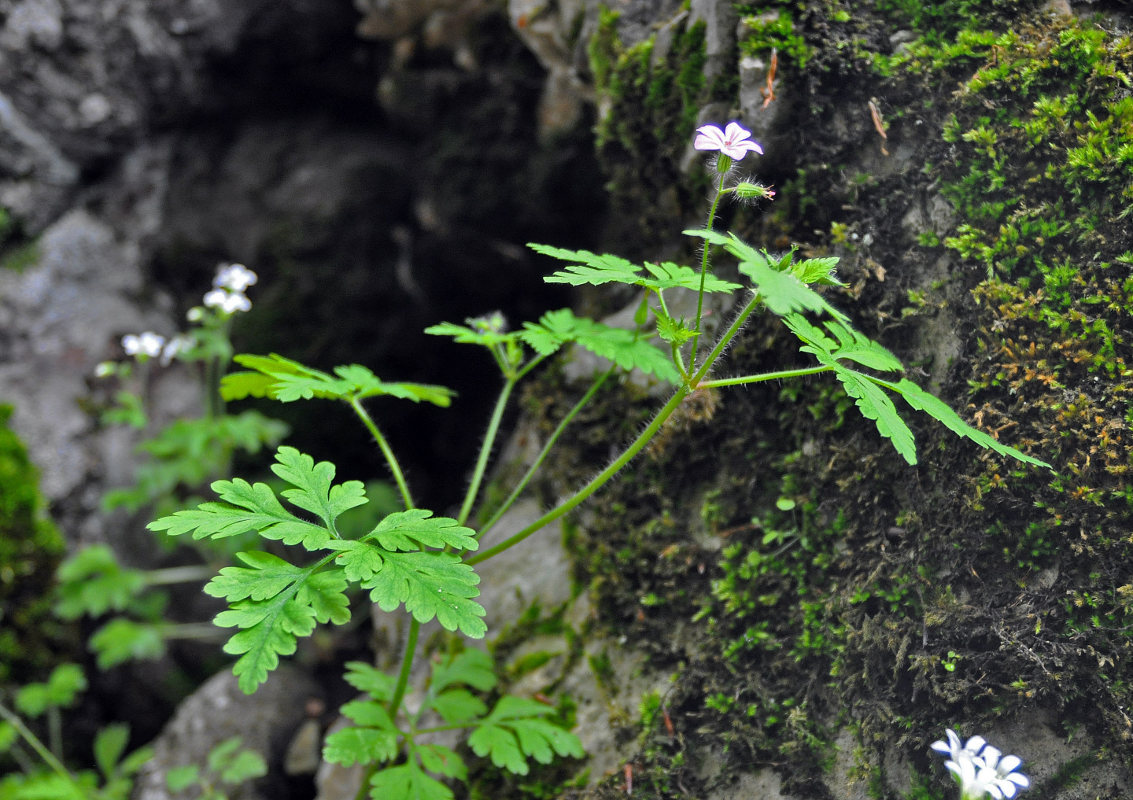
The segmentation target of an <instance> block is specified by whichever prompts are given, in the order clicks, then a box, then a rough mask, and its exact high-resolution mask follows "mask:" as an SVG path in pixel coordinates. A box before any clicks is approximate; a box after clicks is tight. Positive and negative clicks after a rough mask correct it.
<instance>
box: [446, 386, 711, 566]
mask: <svg viewBox="0 0 1133 800" xmlns="http://www.w3.org/2000/svg"><path fill="white" fill-rule="evenodd" d="M689 391H690V390H689V388H688V387H687V386H681V387H680V388H679V389H677V391H676V393H675V394H674V395H673V396H672V397H671V398H670V399H669V402H667V403H665V405H664V406H662V407H661V410H660V411H658V412H657V414H656V416H654V417H653V421H652V422H650V423H649V426H648V427H647V428H646V429H645V430H644V431H642V432H641V433H640V434H639V435H638V437H637V438H636V439H634V440H633V443H632V444H631V445H630V446H629V447H627V448H626V450H625V452H623V453H622V454H621V455H620V456H618V457H617V458H616V459H615V460H614V461H613V462H612V463H611V464H610V465H609V466H608V467H606V468H605V469H604V470H602V471H601V472H600V473H598V475H596V476H595V477H594V478H593V479H592V480H591V481H590V482H589V483H588V484H586V485H585V486H583V487H582V488H581V489H579V490H578V491H577V492H575V493H574V495H572V496H571V497H570V498H569V499H567V500H566V501H564V502H563V503H561V504H559V505H558V506H556V507H555V508H553V509H551V510H550V511H548V512H547V513H546V514H544V515H543V516H541V517H540V518H539V519H537V520H535V521H534V522H532V523H531V524H530V525H528V526H527V527H526V528H524V529H523V530H521V531H519V532H518V533H516V534H514V535H512V536H510V537H508V538H507V539H505V540H504V541H502V542H500V543H499V544H497V545H495V546H494V547H490V548H488V549H487V550H484V551H483V552H480V553H477V554H476V555H474V556H473V557H471V558H469V559H468V563H469V564H479V563H480V562H481V561H487V560H488V559H489V558H491V557H492V556H496V555H499V554H500V553H502V552H504V551H505V550H508V549H510V548H511V547H514V546H515V545H517V544H519V543H520V542H522V541H523V540H524V539H526V538H527V537H528V536H531V535H532V534H533V533H536V532H537V531H539V530H541V529H542V528H545V527H546V526H547V525H549V524H551V523H552V522H554V521H555V520H557V519H559V518H560V517H562V516H564V515H565V514H567V513H569V512H570V511H572V510H574V509H575V508H577V507H578V506H579V505H580V504H582V502H583V501H585V500H586V499H587V498H588V497H590V495H592V494H594V493H595V492H596V491H598V490H599V489H601V488H602V487H603V486H605V485H606V484H607V483H608V482H609V481H610V479H611V478H613V477H614V476H615V475H617V474H618V472H620V471H621V469H622V467H624V466H625V465H626V464H628V463H629V462H630V461H632V460H633V458H634V456H636V455H637V454H638V453H640V452H641V451H642V449H644V447H645V445H647V444H649V441H650V440H651V439H652V438H653V437H654V436H655V435H656V434H657V431H659V430H661V426H662V425H664V424H665V421H666V420H667V419H668V418H669V417H670V416H672V414H673V412H674V411H676V410H677V407H678V406H679V405H680V404H681V401H683V400H684V399H685V398H686V397H688V395H689Z"/></svg>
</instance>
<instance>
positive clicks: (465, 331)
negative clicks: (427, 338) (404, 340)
mask: <svg viewBox="0 0 1133 800" xmlns="http://www.w3.org/2000/svg"><path fill="white" fill-rule="evenodd" d="M501 325H502V318H501ZM425 333H428V334H430V335H432V336H451V337H452V339H453V341H455V342H456V343H457V344H478V345H481V346H482V347H495V346H497V345H501V344H504V343H506V342H508V341H513V340H515V339H516V338H517V337H518V334H517V333H516V332H515V331H503V330H495V329H491V328H471V327H467V326H464V325H457V324H456V323H454V322H441V323H438V324H436V325H430V326H429V327H428V328H425Z"/></svg>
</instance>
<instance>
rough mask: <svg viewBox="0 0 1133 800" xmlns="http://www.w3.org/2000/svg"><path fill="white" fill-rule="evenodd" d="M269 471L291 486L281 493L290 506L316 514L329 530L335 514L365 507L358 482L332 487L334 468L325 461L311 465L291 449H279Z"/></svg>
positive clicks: (307, 459) (361, 488)
mask: <svg viewBox="0 0 1133 800" xmlns="http://www.w3.org/2000/svg"><path fill="white" fill-rule="evenodd" d="M275 459H276V462H277V463H275V464H272V467H271V471H272V472H274V473H275V474H276V475H278V476H279V477H280V478H282V479H283V480H285V481H287V482H288V483H290V484H291V485H292V486H294V487H295V488H294V489H285V490H284V491H283V492H282V494H283V496H284V497H286V498H287V500H288V501H289V502H290V503H292V504H293V505H296V506H298V507H299V508H302V509H304V510H306V511H310V512H311V513H312V514H315V515H317V516H318V517H319V518H320V519H321V520H322V521H323V523H324V524H325V525H326V526H327V528H333V526H334V521H335V519H337V517H338V515H339V514H341V513H343V512H344V511H347V510H349V509H351V508H356V507H357V506H361V505H365V504H366V502H367V501H366V489H365V487H364V486H363V484H362V482H361V481H347V482H346V483H340V484H338V485H332V483H333V481H334V473H335V467H334V464H331V463H330V462H329V461H320V462H319V463H317V464H316V463H315V459H313V458H311V456H308V455H304V454H303V453H300V452H299V451H298V450H296V449H295V448H294V447H281V448H279V450H278V452H277V453H276V454H275Z"/></svg>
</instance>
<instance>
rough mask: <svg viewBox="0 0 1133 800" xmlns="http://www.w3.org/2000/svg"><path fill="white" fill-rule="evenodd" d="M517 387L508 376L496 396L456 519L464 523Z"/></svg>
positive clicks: (474, 500)
mask: <svg viewBox="0 0 1133 800" xmlns="http://www.w3.org/2000/svg"><path fill="white" fill-rule="evenodd" d="M514 388H515V379H514V378H508V379H507V380H506V381H505V382H504V387H503V389H501V390H500V396H499V397H497V398H496V407H495V408H494V409H492V418H491V419H490V420H488V431H487V433H485V434H484V442H483V444H481V446H480V455H479V456H478V457H477V458H476V467H475V468H474V469H473V470H472V481H471V482H470V483H469V484H468V491H467V492H465V494H464V503H463V504H462V505H461V506H460V514H459V515H458V516H457V518H456V521H457V522H458V523H460V524H461V525H463V524H464V523H465V522H467V521H468V515H469V514H471V513H472V504H473V503H475V502H476V496H477V495H478V494H479V493H480V483H481V481H483V480H484V472H485V471H486V470H487V468H488V459H489V457H490V456H491V455H492V446H493V445H494V444H495V442H496V437H497V436H498V435H499V432H500V422H501V421H502V420H503V418H504V409H505V408H506V407H507V401H508V398H509V397H511V390H512V389H514Z"/></svg>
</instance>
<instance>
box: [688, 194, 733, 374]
mask: <svg viewBox="0 0 1133 800" xmlns="http://www.w3.org/2000/svg"><path fill="white" fill-rule="evenodd" d="M724 177H725V175H724V173H721V175H720V184H719V186H717V187H716V196H715V197H713V198H712V207H711V208H709V209H708V224H707V225H706V226H705V228H706V229H707V230H712V225H713V223H715V222H716V209H717V207H719V205H720V198H721V197H723V196H724ZM709 248H710V245H709V244H708V242H707V241H706V242H705V243H704V250H703V252H702V253H701V257H700V291H699V292H697V295H696V324H694V325H693V326H692V329H693V331H694V333H693V335H692V353H691V355H690V356H689V359H688V368H689V371H690V372H691V371H692V370H695V369H696V349H697V346H698V345H699V344H700V323H701V319H702V317H703V316H704V281H705V278H706V277H707V276H708V250H709ZM711 360H712V359H711V358H709V359H708V362H706V363H710V362H711Z"/></svg>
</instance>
